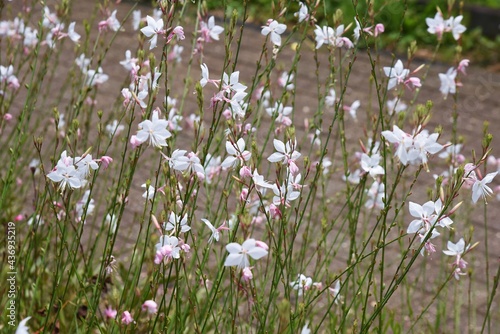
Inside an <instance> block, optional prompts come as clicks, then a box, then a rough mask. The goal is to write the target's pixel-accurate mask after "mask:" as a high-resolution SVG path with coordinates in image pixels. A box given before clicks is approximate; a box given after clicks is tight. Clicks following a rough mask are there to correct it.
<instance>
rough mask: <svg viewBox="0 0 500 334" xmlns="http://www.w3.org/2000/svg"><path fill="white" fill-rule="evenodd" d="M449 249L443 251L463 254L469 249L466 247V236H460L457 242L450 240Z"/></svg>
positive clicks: (451, 253) (457, 254) (453, 254)
mask: <svg viewBox="0 0 500 334" xmlns="http://www.w3.org/2000/svg"><path fill="white" fill-rule="evenodd" d="M447 246H448V250H444V251H443V253H445V254H446V255H449V256H461V255H462V254H463V253H464V252H465V251H466V250H467V249H466V248H465V241H464V238H460V240H458V242H457V243H456V244H454V243H453V242H451V241H448V244H447Z"/></svg>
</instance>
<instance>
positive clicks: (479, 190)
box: [472, 172, 498, 203]
mask: <svg viewBox="0 0 500 334" xmlns="http://www.w3.org/2000/svg"><path fill="white" fill-rule="evenodd" d="M497 174H498V172H494V173H489V174H487V175H486V176H485V177H484V178H483V179H482V180H481V181H479V180H477V179H476V181H475V182H474V184H473V185H472V201H473V202H474V203H476V202H477V200H478V199H479V197H482V198H484V199H485V201H486V196H491V195H492V194H493V190H491V188H490V187H488V186H487V185H486V184H487V183H490V182H491V181H493V178H494V177H495V176H497Z"/></svg>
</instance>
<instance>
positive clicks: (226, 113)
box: [222, 109, 233, 120]
mask: <svg viewBox="0 0 500 334" xmlns="http://www.w3.org/2000/svg"><path fill="white" fill-rule="evenodd" d="M222 116H224V118H225V119H226V120H230V119H231V118H232V117H233V113H232V112H231V110H229V109H226V110H224V111H223V112H222Z"/></svg>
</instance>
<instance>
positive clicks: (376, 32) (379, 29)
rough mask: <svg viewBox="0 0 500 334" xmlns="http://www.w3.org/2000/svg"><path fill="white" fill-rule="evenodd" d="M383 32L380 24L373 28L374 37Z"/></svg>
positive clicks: (382, 26)
mask: <svg viewBox="0 0 500 334" xmlns="http://www.w3.org/2000/svg"><path fill="white" fill-rule="evenodd" d="M384 31H385V27H384V25H383V24H382V23H378V24H377V25H376V26H375V29H374V35H375V37H377V36H378V35H380V34H381V33H383V32H384Z"/></svg>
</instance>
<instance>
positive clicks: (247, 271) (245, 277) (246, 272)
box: [241, 267, 253, 282]
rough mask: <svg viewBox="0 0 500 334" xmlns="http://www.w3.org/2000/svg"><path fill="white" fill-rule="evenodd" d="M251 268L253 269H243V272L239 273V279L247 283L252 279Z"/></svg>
mask: <svg viewBox="0 0 500 334" xmlns="http://www.w3.org/2000/svg"><path fill="white" fill-rule="evenodd" d="M252 268H253V267H245V268H243V271H242V273H241V278H242V279H243V281H245V282H248V281H250V280H252V279H253V274H252Z"/></svg>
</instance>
